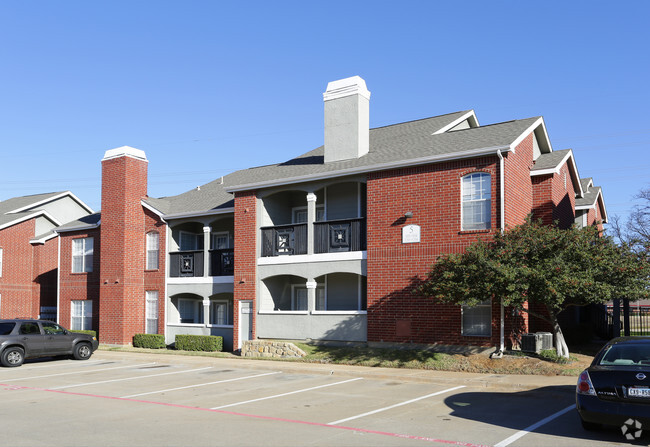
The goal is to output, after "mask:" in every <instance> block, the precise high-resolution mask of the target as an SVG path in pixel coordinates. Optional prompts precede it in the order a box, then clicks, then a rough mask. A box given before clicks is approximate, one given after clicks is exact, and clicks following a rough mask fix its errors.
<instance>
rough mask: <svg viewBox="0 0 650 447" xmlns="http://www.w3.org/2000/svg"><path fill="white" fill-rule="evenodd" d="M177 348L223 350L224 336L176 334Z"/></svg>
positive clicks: (183, 349)
mask: <svg viewBox="0 0 650 447" xmlns="http://www.w3.org/2000/svg"><path fill="white" fill-rule="evenodd" d="M176 349H179V350H181V351H223V337H218V336H216V335H185V334H178V335H176Z"/></svg>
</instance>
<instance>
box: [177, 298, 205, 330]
mask: <svg viewBox="0 0 650 447" xmlns="http://www.w3.org/2000/svg"><path fill="white" fill-rule="evenodd" d="M178 313H179V315H180V320H181V321H180V322H181V323H185V324H197V323H199V324H202V323H203V300H194V299H188V298H179V299H178Z"/></svg>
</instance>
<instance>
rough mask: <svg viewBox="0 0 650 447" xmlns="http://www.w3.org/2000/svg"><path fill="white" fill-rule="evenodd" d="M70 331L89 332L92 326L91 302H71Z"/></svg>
mask: <svg viewBox="0 0 650 447" xmlns="http://www.w3.org/2000/svg"><path fill="white" fill-rule="evenodd" d="M71 305H72V311H71V317H70V329H72V330H75V331H89V330H91V329H92V326H93V302H92V301H90V300H72V302H71Z"/></svg>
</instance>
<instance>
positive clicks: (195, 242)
mask: <svg viewBox="0 0 650 447" xmlns="http://www.w3.org/2000/svg"><path fill="white" fill-rule="evenodd" d="M180 239H181V240H180V250H181V251H194V250H203V234H197V233H189V232H187V231H181V232H180Z"/></svg>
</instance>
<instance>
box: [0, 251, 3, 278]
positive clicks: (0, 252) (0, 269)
mask: <svg viewBox="0 0 650 447" xmlns="http://www.w3.org/2000/svg"><path fill="white" fill-rule="evenodd" d="M2 252H3V250H2V248H0V278H2Z"/></svg>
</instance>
